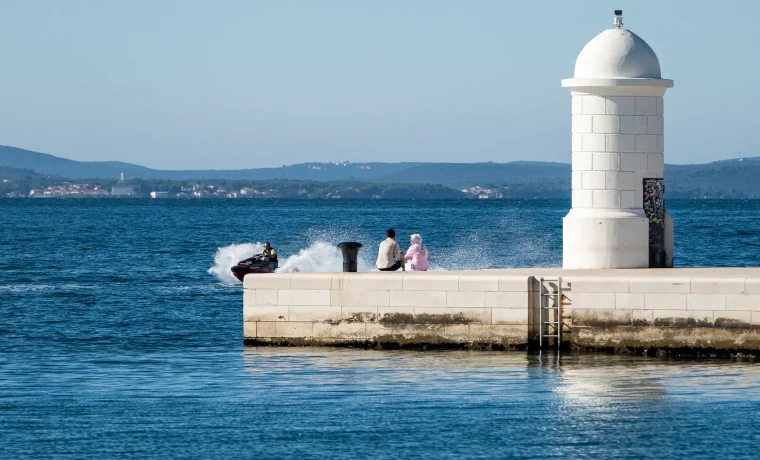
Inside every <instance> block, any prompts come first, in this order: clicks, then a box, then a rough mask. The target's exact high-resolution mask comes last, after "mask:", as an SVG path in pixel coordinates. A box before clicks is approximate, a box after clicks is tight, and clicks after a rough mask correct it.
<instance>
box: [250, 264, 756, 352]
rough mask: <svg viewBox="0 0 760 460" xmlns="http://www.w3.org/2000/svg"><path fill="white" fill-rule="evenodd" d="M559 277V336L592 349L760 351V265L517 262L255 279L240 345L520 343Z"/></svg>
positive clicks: (529, 340)
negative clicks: (612, 266) (547, 285)
mask: <svg viewBox="0 0 760 460" xmlns="http://www.w3.org/2000/svg"><path fill="white" fill-rule="evenodd" d="M560 276H561V277H562V279H563V288H562V291H563V294H564V299H563V313H564V314H563V341H565V342H569V343H570V344H572V345H574V346H576V347H581V348H589V349H615V350H647V349H659V350H671V349H672V350H677V349H680V350H683V349H691V350H695V351H698V350H725V351H728V352H733V351H736V352H751V351H753V350H759V349H760V269H755V268H699V269H632V270H562V269H515V270H480V271H447V272H422V273H420V272H416V273H415V272H412V273H410V272H403V273H378V272H375V273H335V274H328V273H293V274H273V275H250V276H247V277H246V278H245V284H244V302H243V303H244V306H243V317H244V318H243V321H244V340H245V343H246V344H272V345H333V346H380V347H416V348H425V347H438V348H447V347H451V348H454V347H465V348H495V349H525V348H529V347H532V346H535V345H536V344H537V339H538V334H539V323H540V320H539V313H540V310H539V308H540V305H541V303H540V302H541V298H540V296H539V282H538V278H540V277H546V278H557V277H560Z"/></svg>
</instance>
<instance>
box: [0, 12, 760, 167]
mask: <svg viewBox="0 0 760 460" xmlns="http://www.w3.org/2000/svg"><path fill="white" fill-rule="evenodd" d="M618 8H619V9H623V10H624V22H625V26H626V28H629V29H630V30H632V31H634V32H636V33H637V34H638V35H640V36H641V37H642V38H644V39H645V40H646V41H647V42H648V43H649V44H650V45H651V46H652V48H653V49H654V50H655V52H656V53H657V55H658V56H659V58H660V64H661V67H662V72H663V78H670V79H673V80H675V87H674V88H673V89H670V90H668V92H667V94H666V96H665V115H666V117H665V139H666V140H665V158H666V162H668V163H680V164H684V163H704V162H709V161H713V160H719V159H726V158H735V157H737V156H738V155H739V154H740V153H741V155H742V156H744V157H749V156H760V136H758V134H757V133H758V127H760V118H759V117H758V111H757V107H758V101H760V90H759V89H758V86H759V84H758V82H757V78H758V75H760V59H758V57H757V56H758V55H760V51H758V50H760V35H758V34H757V32H756V31H755V27H754V23H755V22H756V21H757V19H758V18H760V2H758V1H755V0H731V1H723V2H714V1H710V2H707V1H674V0H669V1H667V2H666V1H662V0H625V1H624V0H618V1H613V2H611V1H609V0H604V1H602V0H584V1H573V2H570V1H554V0H544V1H540V2H537V1H519V2H518V1H502V0H473V1H467V2H465V1H448V0H386V1H382V2H370V1H357V0H344V1H340V0H320V1H309V0H301V1H289V0H277V1H265V0H216V1H213V2H210V1H207V0H202V1H196V0H161V1H156V0H130V1H129V2H126V1H122V2H117V1H102V0H67V1H59V0H28V1H17V0H0V40H1V43H2V44H3V45H2V46H0V54H1V55H2V59H0V144H2V145H11V146H16V147H21V148H26V149H30V150H35V151H40V152H45V153H51V154H54V155H58V156H62V157H66V158H71V159H75V160H88V161H89V160H98V161H101V160H118V161H126V162H130V163H136V164H140V165H144V166H149V167H153V168H162V169H240V168H252V167H271V166H281V165H283V164H293V163H301V162H307V161H324V162H327V161H345V160H348V161H352V162H366V161H385V162H396V161H446V162H475V161H494V162H508V161H516V160H540V161H564V162H569V161H570V94H569V92H568V91H567V90H566V89H564V88H562V87H561V86H560V80H561V79H563V78H569V77H572V73H573V67H574V63H575V58H576V57H577V55H578V53H579V52H580V50H581V49H582V48H583V46H584V45H585V44H586V43H587V42H588V41H589V40H591V39H592V38H593V37H594V36H595V35H596V34H598V33H599V32H601V31H602V30H604V29H605V28H609V27H612V17H613V10H614V9H618Z"/></svg>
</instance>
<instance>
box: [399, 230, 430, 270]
mask: <svg viewBox="0 0 760 460" xmlns="http://www.w3.org/2000/svg"><path fill="white" fill-rule="evenodd" d="M409 243H410V244H411V246H410V247H409V250H408V251H406V253H405V254H404V261H405V262H406V264H405V268H406V270H407V271H421V272H424V271H427V269H428V268H430V262H428V256H429V255H430V253H429V252H428V249H427V248H426V247H425V245H424V244H422V236H420V234H419V233H415V234H414V235H412V236H410V237H409Z"/></svg>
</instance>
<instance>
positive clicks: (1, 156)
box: [0, 146, 420, 182]
mask: <svg viewBox="0 0 760 460" xmlns="http://www.w3.org/2000/svg"><path fill="white" fill-rule="evenodd" d="M419 164H420V163H304V164H297V165H291V166H283V167H281V168H257V169H236V170H224V169H219V170H215V169H214V170H160V169H151V168H146V167H144V166H139V165H134V164H131V163H122V162H119V161H75V160H69V159H66V158H60V157H56V156H53V155H49V154H47V153H39V152H33V151H31V150H24V149H19V148H16V147H8V146H0V166H4V167H9V168H15V169H30V170H33V171H35V172H37V173H40V174H55V175H58V176H62V177H67V178H70V179H85V178H86V179H96V178H103V179H115V178H118V177H119V175H120V174H121V173H122V172H123V173H124V176H125V177H128V178H133V179H170V180H187V179H229V180H269V179H294V180H352V179H355V180H365V181H366V180H375V179H379V178H382V177H391V176H393V175H394V174H396V173H398V172H400V171H403V170H405V169H407V168H409V167H413V166H417V165H419ZM396 182H398V181H396Z"/></svg>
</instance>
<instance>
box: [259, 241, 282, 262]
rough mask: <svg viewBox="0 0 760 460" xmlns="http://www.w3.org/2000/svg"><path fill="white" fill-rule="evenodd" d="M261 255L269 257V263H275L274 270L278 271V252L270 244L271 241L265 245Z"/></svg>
mask: <svg viewBox="0 0 760 460" xmlns="http://www.w3.org/2000/svg"><path fill="white" fill-rule="evenodd" d="M261 255H262V256H265V257H269V261H270V262H272V263H274V268H275V269H277V267H278V266H279V263H278V261H277V250H276V249H275V248H273V247H272V245H271V244H269V241H267V242H266V243H264V250H263V251H261Z"/></svg>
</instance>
